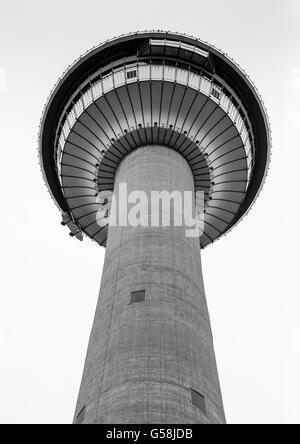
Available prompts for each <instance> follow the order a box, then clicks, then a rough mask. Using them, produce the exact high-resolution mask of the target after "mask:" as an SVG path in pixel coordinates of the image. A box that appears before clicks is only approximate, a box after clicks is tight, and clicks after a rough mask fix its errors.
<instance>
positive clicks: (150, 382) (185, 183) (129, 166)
mask: <svg viewBox="0 0 300 444" xmlns="http://www.w3.org/2000/svg"><path fill="white" fill-rule="evenodd" d="M124 182H126V183H127V184H128V190H129V192H131V191H135V190H144V191H146V192H147V194H149V193H150V191H151V190H155V191H162V190H167V191H173V190H179V191H182V192H183V191H191V190H193V189H194V184H193V175H192V172H191V170H190V167H189V166H188V164H187V162H186V161H185V159H184V158H183V157H182V156H181V155H180V154H178V153H177V152H175V151H173V150H171V149H169V148H165V147H159V146H148V147H143V148H139V149H138V150H136V151H134V152H132V153H131V154H130V155H129V156H127V157H126V158H125V159H124V160H123V162H122V164H121V165H120V167H119V170H118V172H117V176H116V182H115V188H117V186H118V184H119V183H124ZM143 289H145V290H146V301H145V302H140V303H136V304H130V295H131V292H132V291H136V290H143ZM191 388H193V389H194V390H197V391H198V392H200V393H201V394H203V395H204V396H205V398H206V405H207V414H204V413H203V412H201V410H199V409H198V408H197V407H195V406H194V405H193V404H192V402H191V391H190V389H191ZM85 405H86V414H85V419H84V423H85V424H101V423H105V424H108V423H162V424H168V423H182V424H184V423H186V424H188V423H201V424H202V423H203V424H206V423H208V424H218V423H224V422H225V416H224V411H223V405H222V398H221V391H220V386H219V380H218V374H217V367H216V361H215V356H214V350H213V340H212V335H211V328H210V321H209V314H208V309H207V305H206V299H205V292H204V285H203V279H202V270H201V258H200V248H199V239H197V238H187V237H186V236H185V228H184V227H171V228H162V227H160V228H142V227H137V228H132V227H126V228H125V227H124V228H122V227H114V228H110V230H109V238H108V243H107V251H106V258H105V264H104V269H103V277H102V283H101V289H100V296H99V303H98V307H97V311H96V317H95V322H94V326H93V329H92V333H91V338H90V344H89V348H88V353H87V359H86V363H85V368H84V373H83V379H82V384H81V388H80V393H79V398H78V404H77V408H76V413H75V418H76V417H77V415H78V413H79V412H80V410H81V409H82V408H83V407H84V406H85Z"/></svg>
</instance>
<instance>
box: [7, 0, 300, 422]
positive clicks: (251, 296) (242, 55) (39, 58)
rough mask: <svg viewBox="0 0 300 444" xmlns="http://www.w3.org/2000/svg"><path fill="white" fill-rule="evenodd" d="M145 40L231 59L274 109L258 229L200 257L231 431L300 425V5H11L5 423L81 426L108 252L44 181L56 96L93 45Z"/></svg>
mask: <svg viewBox="0 0 300 444" xmlns="http://www.w3.org/2000/svg"><path fill="white" fill-rule="evenodd" d="M138 29H140V30H143V29H165V30H174V31H179V32H185V33H187V34H192V35H194V36H197V37H200V38H202V39H203V40H207V41H208V42H210V43H213V44H215V45H216V46H217V47H220V48H222V49H223V50H224V51H225V52H228V53H229V54H230V55H231V56H232V57H233V58H234V59H235V60H236V61H237V62H239V63H240V64H241V66H242V67H243V68H244V69H245V70H246V71H247V72H248V74H249V75H250V76H251V77H252V79H253V80H254V82H255V83H256V85H257V87H258V88H259V90H260V92H261V94H262V95H263V97H264V100H265V103H266V105H267V108H268V110H269V114H270V119H271V123H272V127H273V136H274V148H273V162H272V165H271V170H270V176H269V178H268V181H267V183H266V186H265V188H264V191H263V193H262V194H261V196H260V199H259V200H258V202H257V204H256V205H255V207H254V209H253V211H251V213H250V214H249V216H248V217H247V218H246V219H245V220H244V221H243V222H242V223H241V224H240V225H239V226H238V228H236V229H235V230H234V231H233V232H232V233H230V235H228V236H227V237H225V238H224V239H222V240H221V241H220V242H218V243H217V244H215V245H214V246H212V247H210V248H209V249H207V250H205V251H204V252H203V266H204V278H205V282H206V290H207V298H208V303H209V306H210V311H211V320H212V325H213V331H214V338H215V347H216V353H217V358H218V363H219V373H220V379H221V385H222V390H223V397H224V404H225V409H226V414H227V420H228V422H229V423H234V424H238V423H242V424H245V423H251V424H253V423H270V424H272V423H273V424H274V423H300V407H299V399H300V384H299V374H300V316H299V314H300V297H299V296H300V294H299V293H300V292H299V274H300V273H299V257H298V252H299V240H298V235H297V225H298V220H299V216H300V212H299V207H298V200H297V192H298V189H299V181H298V177H299V174H300V173H299V162H300V146H299V134H298V129H299V126H300V51H299V44H300V2H299V0H286V1H283V0H260V1H258V0H226V1H224V0H215V1H214V2H210V1H203V0H183V1H178V0H163V1H162V0H151V2H142V1H137V0H127V1H121V0H115V1H113V2H107V1H103V0H73V1H71V0H63V1H62V0H51V1H50V0H49V1H47V2H46V1H39V0H23V1H22V0H10V1H9V2H4V1H3V2H1V6H0V150H1V174H0V181H1V194H2V195H1V233H2V240H1V267H0V271H1V277H0V423H13V424H14V423H35V424H37V423H70V422H71V421H72V417H73V412H74V408H75V402H76V398H77V394H78V389H79V384H80V378H81V374H82V368H83V363H84V358H85V353H86V348H87V342H88V337H89V333H90V329H91V326H92V320H93V315H94V310H95V305H96V300H97V296H98V290H99V284H100V277H101V270H102V265H103V258H104V249H101V248H100V247H98V246H97V245H96V244H94V243H92V242H91V241H89V240H88V239H86V240H85V241H84V243H83V244H81V243H80V242H78V241H76V240H74V239H71V238H70V237H69V236H68V231H67V229H64V228H62V227H61V226H60V214H59V212H58V210H57V209H56V208H55V206H54V204H53V202H52V201H51V199H50V196H49V194H48V193H47V191H46V188H45V186H44V184H43V182H42V179H41V174H40V171H39V166H38V159H37V132H38V124H39V119H40V116H41V113H42V109H43V105H44V103H45V101H46V97H47V96H48V94H49V92H50V89H51V88H52V86H53V84H54V83H55V82H56V80H57V78H58V77H59V76H60V75H61V74H62V72H63V71H64V70H65V69H66V67H67V66H68V65H69V64H70V63H72V62H73V60H74V59H75V58H77V57H78V56H79V55H80V54H81V53H83V52H85V51H86V49H89V48H90V47H92V46H93V45H96V44H98V43H99V42H101V41H104V40H105V39H107V38H111V37H113V36H115V35H118V34H121V33H125V32H129V31H136V30H138Z"/></svg>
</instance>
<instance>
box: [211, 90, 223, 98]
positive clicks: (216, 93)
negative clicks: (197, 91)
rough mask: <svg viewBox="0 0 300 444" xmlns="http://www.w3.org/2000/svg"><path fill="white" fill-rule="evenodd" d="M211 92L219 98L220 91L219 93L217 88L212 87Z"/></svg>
mask: <svg viewBox="0 0 300 444" xmlns="http://www.w3.org/2000/svg"><path fill="white" fill-rule="evenodd" d="M211 93H212V95H213V96H214V97H215V98H216V99H218V100H220V97H221V93H220V92H219V91H218V90H216V89H215V88H213V89H212V92H211Z"/></svg>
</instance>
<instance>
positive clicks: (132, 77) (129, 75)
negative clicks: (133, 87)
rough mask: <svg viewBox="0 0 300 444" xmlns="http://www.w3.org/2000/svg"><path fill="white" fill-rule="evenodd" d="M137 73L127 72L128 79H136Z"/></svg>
mask: <svg viewBox="0 0 300 444" xmlns="http://www.w3.org/2000/svg"><path fill="white" fill-rule="evenodd" d="M136 74H137V73H136V71H129V72H127V79H134V78H135V77H136Z"/></svg>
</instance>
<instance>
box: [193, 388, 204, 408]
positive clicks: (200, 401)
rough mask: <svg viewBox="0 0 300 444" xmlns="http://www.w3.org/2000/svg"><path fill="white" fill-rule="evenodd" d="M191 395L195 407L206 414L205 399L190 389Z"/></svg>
mask: <svg viewBox="0 0 300 444" xmlns="http://www.w3.org/2000/svg"><path fill="white" fill-rule="evenodd" d="M191 393H192V403H193V404H194V406H195V407H198V409H200V410H201V411H202V412H203V413H206V402H205V397H204V396H203V395H201V393H199V392H197V391H196V390H193V389H191Z"/></svg>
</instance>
